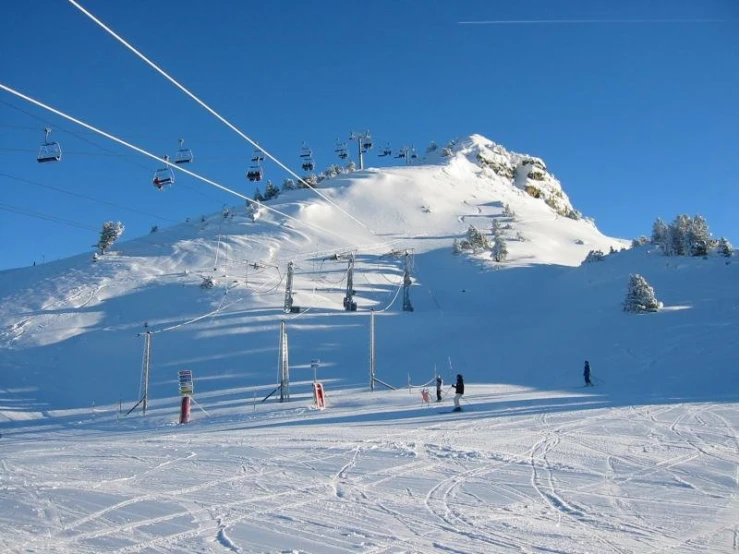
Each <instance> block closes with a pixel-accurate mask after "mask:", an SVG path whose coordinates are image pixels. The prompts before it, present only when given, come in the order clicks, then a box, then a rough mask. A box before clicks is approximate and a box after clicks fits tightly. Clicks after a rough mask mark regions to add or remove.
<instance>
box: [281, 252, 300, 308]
mask: <svg viewBox="0 0 739 554" xmlns="http://www.w3.org/2000/svg"><path fill="white" fill-rule="evenodd" d="M294 267H295V264H293V262H290V263H288V264H287V279H285V305H284V307H283V309H284V312H285V313H286V314H296V313H298V312H300V307H299V306H293V268H294Z"/></svg>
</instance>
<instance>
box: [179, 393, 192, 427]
mask: <svg viewBox="0 0 739 554" xmlns="http://www.w3.org/2000/svg"><path fill="white" fill-rule="evenodd" d="M188 421H190V397H189V396H183V397H182V406H181V408H180V424H182V423H187V422H188Z"/></svg>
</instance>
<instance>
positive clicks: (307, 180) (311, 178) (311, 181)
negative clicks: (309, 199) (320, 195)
mask: <svg viewBox="0 0 739 554" xmlns="http://www.w3.org/2000/svg"><path fill="white" fill-rule="evenodd" d="M299 185H300V187H301V188H305V186H306V185H308V186H309V187H310V188H315V187H316V186H317V185H318V177H317V176H316V174H315V173H311V174H310V175H305V176H303V181H302V182H301V183H299Z"/></svg>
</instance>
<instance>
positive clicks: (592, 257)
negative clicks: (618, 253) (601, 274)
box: [582, 250, 606, 264]
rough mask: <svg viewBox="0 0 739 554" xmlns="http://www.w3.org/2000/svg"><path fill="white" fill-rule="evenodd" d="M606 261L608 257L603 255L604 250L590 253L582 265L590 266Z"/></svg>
mask: <svg viewBox="0 0 739 554" xmlns="http://www.w3.org/2000/svg"><path fill="white" fill-rule="evenodd" d="M605 259H606V255H605V254H603V251H602V250H591V251H590V252H588V255H587V256H585V259H584V260H583V262H582V263H584V264H589V263H593V262H602V261H603V260H605Z"/></svg>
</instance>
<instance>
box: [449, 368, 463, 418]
mask: <svg viewBox="0 0 739 554" xmlns="http://www.w3.org/2000/svg"><path fill="white" fill-rule="evenodd" d="M452 386H453V387H454V392H455V393H456V394H455V395H454V409H453V410H452V411H453V412H461V411H462V406H460V405H459V399H460V398H462V395H463V394H464V379H462V376H461V375H459V374H457V382H456V383H454V385H452Z"/></svg>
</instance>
